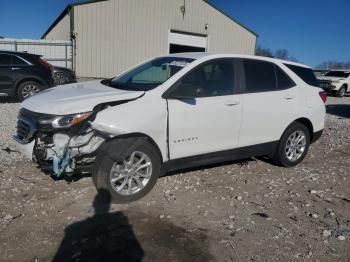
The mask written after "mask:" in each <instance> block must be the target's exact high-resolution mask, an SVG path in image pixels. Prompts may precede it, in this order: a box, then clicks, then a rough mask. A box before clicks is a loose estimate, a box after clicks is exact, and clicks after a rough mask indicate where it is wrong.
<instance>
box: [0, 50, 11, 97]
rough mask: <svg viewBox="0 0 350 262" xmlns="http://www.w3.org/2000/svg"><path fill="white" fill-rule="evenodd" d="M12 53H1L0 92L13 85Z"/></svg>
mask: <svg viewBox="0 0 350 262" xmlns="http://www.w3.org/2000/svg"><path fill="white" fill-rule="evenodd" d="M11 63H12V60H11V55H8V54H3V53H0V94H1V93H6V92H5V90H6V91H8V90H9V89H11V88H12V85H13V77H12V69H11V68H12V66H11Z"/></svg>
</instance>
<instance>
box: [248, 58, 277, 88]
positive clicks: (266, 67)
mask: <svg viewBox="0 0 350 262" xmlns="http://www.w3.org/2000/svg"><path fill="white" fill-rule="evenodd" d="M243 64H244V71H245V82H246V90H245V91H246V93H257V92H267V91H277V81H276V75H275V64H273V63H270V62H265V61H260V60H253V59H244V60H243Z"/></svg>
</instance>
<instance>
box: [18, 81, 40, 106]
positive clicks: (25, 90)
mask: <svg viewBox="0 0 350 262" xmlns="http://www.w3.org/2000/svg"><path fill="white" fill-rule="evenodd" d="M41 90H43V87H42V85H41V84H39V83H38V82H35V81H25V82H23V83H21V84H20V85H19V86H18V89H17V99H18V100H19V101H20V102H22V101H24V100H25V99H27V98H29V97H31V96H33V95H35V94H37V93H39V92H40V91H41Z"/></svg>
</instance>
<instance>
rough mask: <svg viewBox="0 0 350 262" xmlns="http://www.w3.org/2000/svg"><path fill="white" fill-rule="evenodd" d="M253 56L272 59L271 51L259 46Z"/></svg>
mask: <svg viewBox="0 0 350 262" xmlns="http://www.w3.org/2000/svg"><path fill="white" fill-rule="evenodd" d="M255 55H259V56H266V57H273V54H272V51H271V50H270V49H268V48H264V47H262V46H260V45H259V46H258V47H257V48H256V50H255Z"/></svg>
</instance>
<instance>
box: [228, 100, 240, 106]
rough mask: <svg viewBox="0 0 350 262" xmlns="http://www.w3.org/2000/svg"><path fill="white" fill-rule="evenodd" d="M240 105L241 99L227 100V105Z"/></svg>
mask: <svg viewBox="0 0 350 262" xmlns="http://www.w3.org/2000/svg"><path fill="white" fill-rule="evenodd" d="M236 105H239V101H227V102H226V103H225V106H236Z"/></svg>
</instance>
